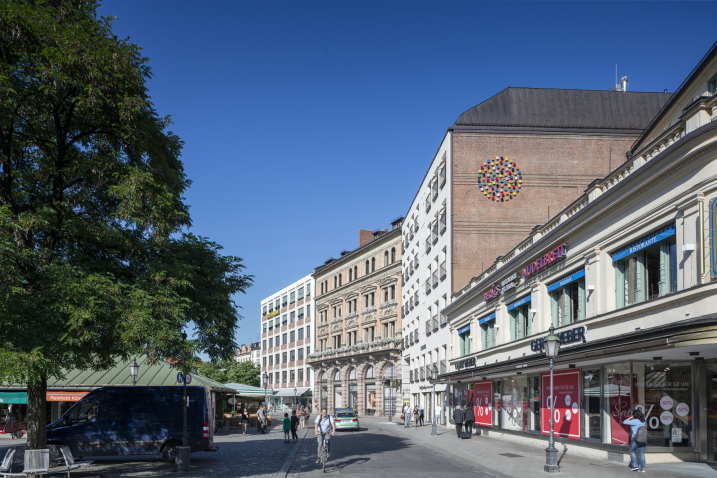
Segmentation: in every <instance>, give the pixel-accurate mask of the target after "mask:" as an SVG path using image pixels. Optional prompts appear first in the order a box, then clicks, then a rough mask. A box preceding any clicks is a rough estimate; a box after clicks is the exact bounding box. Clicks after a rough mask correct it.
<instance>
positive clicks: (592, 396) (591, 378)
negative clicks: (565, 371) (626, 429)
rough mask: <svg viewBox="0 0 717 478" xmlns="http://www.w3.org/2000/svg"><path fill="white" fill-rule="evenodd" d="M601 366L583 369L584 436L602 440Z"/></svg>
mask: <svg viewBox="0 0 717 478" xmlns="http://www.w3.org/2000/svg"><path fill="white" fill-rule="evenodd" d="M601 372H602V370H601V368H600V367H596V368H591V369H583V370H582V378H583V404H582V405H583V434H582V436H583V438H588V439H593V440H600V439H601V437H602V434H601V433H602V427H601V423H600V417H601V410H602V406H601V403H602V401H601V396H602V395H601V389H600V387H601V380H600V377H601V375H602V374H601Z"/></svg>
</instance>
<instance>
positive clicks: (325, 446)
mask: <svg viewBox="0 0 717 478" xmlns="http://www.w3.org/2000/svg"><path fill="white" fill-rule="evenodd" d="M319 459H320V460H321V466H322V468H323V472H324V473H326V462H327V461H328V459H329V441H328V440H327V439H326V433H322V434H321V456H320V457H319Z"/></svg>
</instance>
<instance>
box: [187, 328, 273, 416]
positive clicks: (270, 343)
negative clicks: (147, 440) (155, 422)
mask: <svg viewBox="0 0 717 478" xmlns="http://www.w3.org/2000/svg"><path fill="white" fill-rule="evenodd" d="M272 347H274V339H273V338H271V339H269V348H272ZM182 413H183V412H182Z"/></svg>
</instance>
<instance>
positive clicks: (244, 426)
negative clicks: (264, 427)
mask: <svg viewBox="0 0 717 478" xmlns="http://www.w3.org/2000/svg"><path fill="white" fill-rule="evenodd" d="M248 426H249V412H248V411H247V409H246V408H245V409H244V411H243V412H242V414H241V429H242V431H243V432H244V435H246V429H247V427H248Z"/></svg>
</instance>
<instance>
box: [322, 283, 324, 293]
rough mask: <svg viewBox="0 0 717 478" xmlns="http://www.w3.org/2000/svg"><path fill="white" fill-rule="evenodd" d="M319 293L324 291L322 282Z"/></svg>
mask: <svg viewBox="0 0 717 478" xmlns="http://www.w3.org/2000/svg"><path fill="white" fill-rule="evenodd" d="M321 293H322V294H323V293H324V284H323V283H322V284H321Z"/></svg>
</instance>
